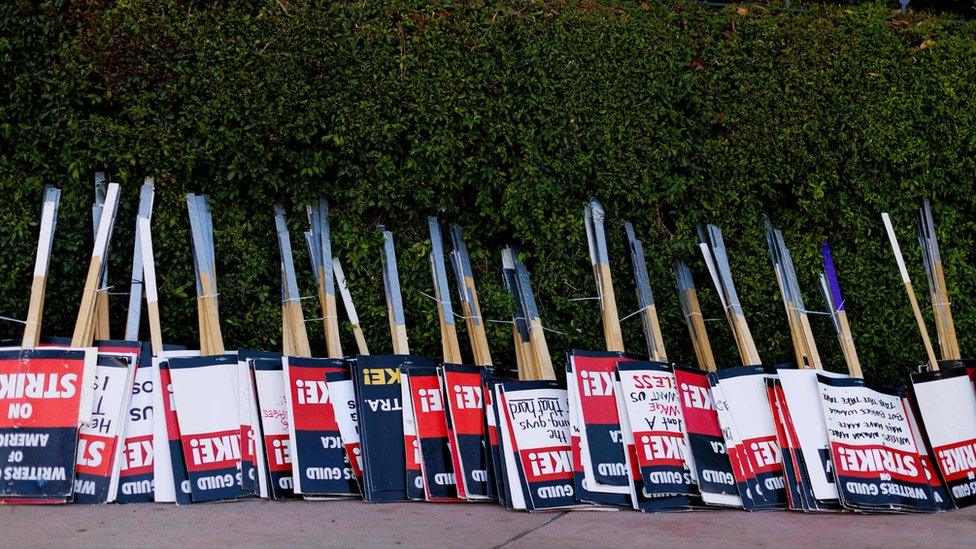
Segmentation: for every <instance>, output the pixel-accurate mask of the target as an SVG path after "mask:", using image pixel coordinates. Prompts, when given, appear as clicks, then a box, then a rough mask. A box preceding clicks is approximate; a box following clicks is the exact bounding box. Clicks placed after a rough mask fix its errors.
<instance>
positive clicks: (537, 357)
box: [502, 248, 556, 380]
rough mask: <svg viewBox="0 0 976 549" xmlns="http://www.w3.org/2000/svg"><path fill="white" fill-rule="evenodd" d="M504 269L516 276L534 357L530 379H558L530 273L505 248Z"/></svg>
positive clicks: (516, 257) (503, 253) (511, 251)
mask: <svg viewBox="0 0 976 549" xmlns="http://www.w3.org/2000/svg"><path fill="white" fill-rule="evenodd" d="M502 268H503V269H506V268H508V269H512V270H513V271H514V274H515V287H516V291H517V292H518V296H519V299H518V301H519V303H520V304H521V306H522V311H521V316H522V318H523V319H525V324H526V328H527V330H526V331H527V333H528V340H529V342H530V349H531V355H532V361H531V362H530V364H531V367H530V368H529V371H530V375H531V376H532V377H530V378H529V379H534V380H553V379H556V372H555V370H554V369H553V367H552V355H550V354H549V345H548V343H547V342H546V336H545V333H544V331H543V327H542V320H541V319H540V318H539V307H538V305H536V301H535V295H534V294H533V292H532V283H531V281H530V280H529V271H528V269H526V268H525V265H524V264H523V263H522V261H521V260H519V258H518V255H517V254H516V252H515V251H514V250H512V249H511V248H505V250H503V251H502Z"/></svg>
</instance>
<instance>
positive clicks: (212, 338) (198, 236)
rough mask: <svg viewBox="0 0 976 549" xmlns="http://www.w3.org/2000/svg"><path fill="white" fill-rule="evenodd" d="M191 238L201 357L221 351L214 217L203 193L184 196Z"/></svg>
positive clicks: (222, 350) (222, 351)
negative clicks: (195, 278)
mask: <svg viewBox="0 0 976 549" xmlns="http://www.w3.org/2000/svg"><path fill="white" fill-rule="evenodd" d="M186 203H187V211H188V213H189V216H190V233H191V235H192V237H193V264H194V268H195V272H196V277H197V315H198V317H199V323H200V352H201V354H203V355H204V356H210V355H219V354H223V353H224V339H223V335H222V334H221V330H220V314H219V312H218V308H217V296H218V294H217V266H216V262H217V260H216V253H215V250H214V240H213V216H212V213H211V211H210V202H209V199H208V197H207V196H206V195H194V194H193V193H190V194H188V195H187V197H186Z"/></svg>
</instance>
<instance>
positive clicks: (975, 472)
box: [932, 439, 976, 482]
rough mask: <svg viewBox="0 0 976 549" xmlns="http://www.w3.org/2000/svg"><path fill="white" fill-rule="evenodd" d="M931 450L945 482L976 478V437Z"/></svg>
mask: <svg viewBox="0 0 976 549" xmlns="http://www.w3.org/2000/svg"><path fill="white" fill-rule="evenodd" d="M932 451H933V453H934V454H935V459H936V461H937V462H938V464H939V470H940V471H942V476H943V477H944V478H945V480H946V482H952V481H954V480H959V479H962V478H967V477H968V478H976V439H973V440H965V441H961V442H956V443H954V444H946V445H944V446H939V447H937V448H933V449H932ZM971 475H972V476H971Z"/></svg>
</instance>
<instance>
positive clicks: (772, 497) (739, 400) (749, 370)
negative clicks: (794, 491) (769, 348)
mask: <svg viewBox="0 0 976 549" xmlns="http://www.w3.org/2000/svg"><path fill="white" fill-rule="evenodd" d="M775 371H776V370H775V369H768V368H765V367H763V366H741V367H737V368H726V369H724V370H719V371H717V372H715V373H714V376H713V381H715V382H717V384H718V386H719V387H720V390H721V392H722V394H723V396H724V399H725V402H726V403H727V408H728V416H726V417H727V420H729V421H730V422H729V426H730V427H731V428H732V429H734V430H735V431H736V432H735V433H734V435H733V436H734V437H735V438H736V439H737V440H736V446H737V448H736V449H737V450H738V456H739V461H740V464H741V466H742V469H743V473H744V474H745V476H746V483H747V484H748V489H749V491H750V493H751V494H752V495H753V503H754V504H755V508H757V509H767V508H783V507H786V505H787V496H786V480H785V478H784V476H783V456H782V451H781V449H780V447H779V444H778V442H777V439H776V423H775V422H774V421H773V416H772V412H771V409H770V406H769V400H768V395H767V392H766V379H767V377H769V376H771V375H774V374H775ZM713 388H714V387H713ZM722 419H723V415H722V414H721V413H720V414H719V422H720V423H722ZM723 427H725V425H724V424H723ZM740 441H741V442H740ZM740 492H741V490H740Z"/></svg>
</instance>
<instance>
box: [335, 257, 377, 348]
mask: <svg viewBox="0 0 976 549" xmlns="http://www.w3.org/2000/svg"><path fill="white" fill-rule="evenodd" d="M332 268H333V271H334V274H335V281H336V286H338V287H339V294H340V295H341V296H342V305H343V307H345V308H346V316H347V317H349V323H350V324H352V334H353V336H354V337H355V338H356V347H357V348H358V349H359V354H361V355H364V356H365V355H368V354H369V347H367V346H366V337H365V336H364V335H363V329H362V327H361V326H360V325H359V315H357V314H356V307H355V306H354V305H353V303H352V294H351V293H350V292H349V286H348V285H347V284H346V275H345V274H344V273H343V272H342V265H341V264H340V263H339V259H338V258H335V257H333V258H332Z"/></svg>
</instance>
